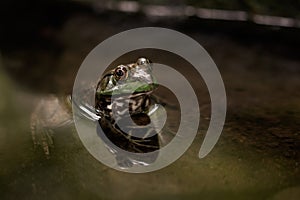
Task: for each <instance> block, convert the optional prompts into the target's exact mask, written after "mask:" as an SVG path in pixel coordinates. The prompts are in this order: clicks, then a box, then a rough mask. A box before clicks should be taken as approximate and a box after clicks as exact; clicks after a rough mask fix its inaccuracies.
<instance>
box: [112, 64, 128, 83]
mask: <svg viewBox="0 0 300 200" xmlns="http://www.w3.org/2000/svg"><path fill="white" fill-rule="evenodd" d="M114 75H115V77H116V78H117V79H118V80H121V79H125V78H126V77H127V69H126V66H124V65H120V66H118V67H117V68H116V69H115V72H114Z"/></svg>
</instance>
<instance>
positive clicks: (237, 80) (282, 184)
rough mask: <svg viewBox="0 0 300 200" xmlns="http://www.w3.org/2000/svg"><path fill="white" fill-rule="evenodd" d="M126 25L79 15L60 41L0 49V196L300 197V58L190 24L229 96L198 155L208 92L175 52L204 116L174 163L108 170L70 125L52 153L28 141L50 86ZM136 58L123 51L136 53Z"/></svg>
mask: <svg viewBox="0 0 300 200" xmlns="http://www.w3.org/2000/svg"><path fill="white" fill-rule="evenodd" d="M114 23H115V24H118V23H120V22H119V21H117V22H114ZM125 28H128V27H125V26H123V27H116V26H115V25H114V24H113V23H112V24H109V23H107V22H105V20H100V19H99V18H94V17H90V16H86V15H83V16H75V17H73V18H70V19H69V20H68V21H66V23H65V24H64V26H63V27H62V29H61V30H59V31H58V32H57V33H52V34H55V37H54V38H56V40H55V41H56V42H57V43H58V44H59V45H58V46H59V47H49V46H46V48H44V47H28V48H25V49H16V50H12V51H9V52H5V51H4V52H3V53H2V55H1V56H2V57H1V66H0V91H1V98H0V166H1V167H0V197H1V199H17V198H22V199H298V198H299V197H300V172H299V158H300V156H299V155H300V154H299V148H300V132H299V127H300V104H299V102H300V94H299V92H297V89H299V88H300V79H299V75H300V69H299V63H300V60H299V58H289V57H286V56H284V55H278V54H277V53H274V52H272V51H269V47H265V46H264V44H260V43H255V44H248V43H243V42H240V41H236V40H234V39H232V38H230V37H226V36H222V35H211V34H207V33H203V32H197V31H194V32H187V34H188V35H189V36H191V37H193V38H194V39H196V40H197V41H199V42H200V43H201V44H202V45H203V46H204V47H205V48H206V49H207V51H208V52H209V53H210V55H211V57H212V58H213V59H214V60H215V62H216V64H217V66H218V67H219V70H220V72H221V75H222V77H223V80H224V84H225V87H226V92H227V98H228V113H227V120H226V124H225V127H224V130H223V133H222V135H221V138H220V139H219V141H218V143H217V145H216V146H215V148H214V149H213V151H212V152H211V153H210V154H209V155H208V156H206V157H205V158H203V159H199V158H198V152H199V148H200V145H201V143H202V141H203V138H204V135H205V133H206V130H207V127H208V122H209V118H210V103H209V102H210V100H209V97H208V93H207V90H206V87H205V84H204V83H203V81H202V79H201V78H199V77H197V76H192V74H193V71H189V68H188V67H187V66H185V64H184V62H183V61H180V60H177V61H174V63H173V64H174V65H175V68H176V63H177V67H178V68H181V69H182V70H183V71H186V73H187V74H190V75H191V79H190V80H189V81H190V82H191V83H192V85H193V86H194V87H195V88H196V89H197V97H198V99H199V104H200V110H201V122H200V127H199V130H198V134H197V137H196V139H195V141H194V142H193V144H192V146H191V147H190V148H189V149H188V151H187V152H186V153H185V154H184V155H183V156H182V157H181V158H180V159H178V160H177V161H176V162H174V163H173V164H171V165H170V166H168V167H166V168H163V169H161V170H159V171H155V172H151V173H145V174H129V173H124V172H119V171H116V170H114V169H110V168H108V167H106V166H105V165H103V164H101V163H100V162H99V161H97V160H96V159H95V158H93V157H92V156H91V155H90V154H89V153H88V151H87V150H86V149H85V148H84V146H83V144H82V143H81V141H80V139H79V137H78V135H77V133H76V130H75V127H74V125H72V124H71V125H69V126H66V127H61V128H57V129H54V130H53V133H52V138H53V147H51V148H50V157H49V158H47V157H46V156H45V154H44V152H43V150H42V149H41V148H34V145H33V141H32V137H31V130H30V116H31V113H32V112H33V110H34V108H35V106H36V104H37V103H38V102H39V101H40V99H42V98H45V97H47V96H48V95H50V94H54V95H57V96H62V95H65V94H67V93H69V92H70V91H71V89H72V85H73V82H74V78H75V75H76V72H77V69H78V68H79V66H80V64H81V62H82V60H83V59H84V57H85V56H86V55H87V54H88V52H89V51H90V50H91V49H92V48H93V47H94V46H96V45H97V44H98V43H99V42H101V41H102V40H104V39H105V38H106V37H108V36H110V35H111V34H114V33H117V32H119V31H120V30H125ZM103 30H105V31H103ZM277 48H280V46H278V47H277ZM160 53H161V52H159V53H156V54H155V53H153V52H148V53H147V52H146V53H145V52H144V55H146V54H147V56H149V57H151V56H152V58H153V59H154V61H155V59H156V60H160V61H164V60H165V61H166V60H168V56H167V55H166V56H164V57H161V58H159V59H158V58H157V56H159V55H160ZM135 56H136V55H133V54H132V55H127V57H126V56H125V57H123V58H120V59H121V60H122V59H123V60H126V59H128V60H129V61H132V59H133V58H134V57H135ZM181 64H182V65H181Z"/></svg>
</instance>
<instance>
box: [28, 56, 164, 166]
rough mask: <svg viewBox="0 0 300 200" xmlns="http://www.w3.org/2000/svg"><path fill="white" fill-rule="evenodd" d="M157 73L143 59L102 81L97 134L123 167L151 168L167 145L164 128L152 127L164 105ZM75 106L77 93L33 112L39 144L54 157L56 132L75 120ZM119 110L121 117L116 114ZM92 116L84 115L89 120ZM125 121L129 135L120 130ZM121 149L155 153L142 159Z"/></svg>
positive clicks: (43, 103)
mask: <svg viewBox="0 0 300 200" xmlns="http://www.w3.org/2000/svg"><path fill="white" fill-rule="evenodd" d="M152 70H153V65H152V62H151V61H150V60H149V59H147V58H144V57H140V58H138V59H137V60H136V61H135V62H131V63H129V64H119V65H117V66H116V67H115V68H113V69H112V70H109V71H107V72H106V73H104V74H103V75H102V76H101V77H100V79H99V81H98V82H97V86H96V91H95V105H94V106H93V109H94V115H95V116H96V117H94V119H96V120H97V121H98V125H97V134H98V136H99V137H100V138H101V139H102V140H103V141H104V142H105V144H106V147H107V148H108V150H109V151H110V152H111V153H113V154H114V155H115V158H116V161H117V164H118V165H119V166H120V167H122V168H129V167H132V166H133V165H134V164H136V163H138V164H143V165H149V164H150V163H152V162H154V161H155V160H156V158H157V156H158V150H159V149H160V147H161V143H162V141H163V140H162V137H161V133H160V132H159V131H160V130H158V129H156V127H155V126H154V127H153V126H147V125H149V124H150V123H151V119H154V118H153V116H155V113H159V112H160V110H161V106H159V105H160V104H163V103H161V102H159V100H158V99H157V97H155V96H153V95H152V94H153V92H154V91H155V90H156V89H157V88H158V87H159V84H158V83H157V82H156V80H155V77H154V76H153V74H152ZM71 105H72V96H71V95H69V96H68V97H67V98H63V99H59V98H58V97H55V96H51V98H50V99H48V100H42V101H41V102H40V103H39V104H38V106H37V108H36V109H35V111H34V112H33V114H32V117H31V133H32V139H33V141H34V146H35V147H37V146H41V147H42V149H43V150H44V154H45V155H46V157H48V158H49V156H50V152H51V150H50V149H51V148H53V147H54V142H53V139H52V135H53V129H56V128H58V127H62V126H65V125H67V124H70V123H71V122H74V120H73V119H72V109H71ZM75 105H76V104H75ZM90 107H91V106H90ZM114 110H116V113H113V111H114ZM82 112H84V110H82ZM41 115H43V117H41ZM47 115H49V116H48V117H47ZM88 115H89V114H88ZM88 115H85V114H84V113H83V116H88ZM128 119H131V120H128ZM156 119H158V118H157V116H156ZM122 121H123V122H124V121H126V122H130V123H128V124H126V128H127V130H129V131H128V132H126V131H124V130H123V128H124V127H120V124H122ZM158 121H159V119H158ZM123 124H124V123H123ZM118 149H122V150H123V151H126V152H131V153H135V154H140V153H152V154H151V155H152V156H150V157H149V158H147V160H141V159H140V157H139V156H133V157H128V155H124V154H123V153H121V152H120V150H118ZM153 152H154V153H153Z"/></svg>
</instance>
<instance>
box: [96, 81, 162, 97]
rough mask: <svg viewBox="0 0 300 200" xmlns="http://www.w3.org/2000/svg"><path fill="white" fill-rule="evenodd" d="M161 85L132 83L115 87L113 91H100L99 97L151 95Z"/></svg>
mask: <svg viewBox="0 0 300 200" xmlns="http://www.w3.org/2000/svg"><path fill="white" fill-rule="evenodd" d="M158 86H159V85H158V84H157V83H150V84H148V83H141V82H132V83H126V84H120V85H117V86H115V87H114V88H113V89H112V90H108V91H99V92H97V95H123V94H124V95H126V94H129V95H130V94H143V93H145V94H146V93H150V92H152V91H153V90H155V89H156V88H157V87H158Z"/></svg>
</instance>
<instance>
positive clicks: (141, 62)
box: [136, 58, 150, 65]
mask: <svg viewBox="0 0 300 200" xmlns="http://www.w3.org/2000/svg"><path fill="white" fill-rule="evenodd" d="M136 63H137V64H138V65H148V64H150V61H149V60H148V59H147V58H139V59H138V60H137V62H136Z"/></svg>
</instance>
